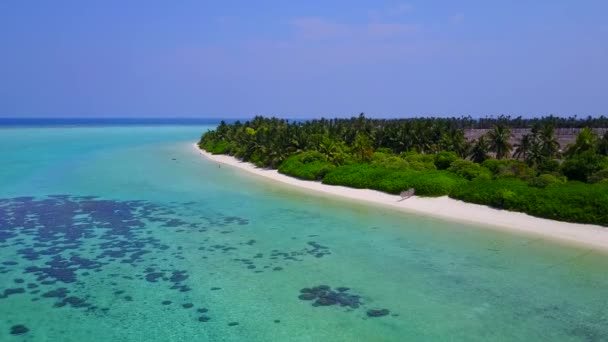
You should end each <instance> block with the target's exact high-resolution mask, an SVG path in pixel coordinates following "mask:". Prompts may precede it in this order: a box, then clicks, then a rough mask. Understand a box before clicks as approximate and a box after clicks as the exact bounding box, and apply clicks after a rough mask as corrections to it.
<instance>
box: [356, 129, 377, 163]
mask: <svg viewBox="0 0 608 342" xmlns="http://www.w3.org/2000/svg"><path fill="white" fill-rule="evenodd" d="M352 150H353V153H355V155H356V156H357V157H358V158H359V160H361V161H370V160H371V159H372V154H373V153H374V149H373V147H372V141H371V140H370V139H369V137H368V136H367V135H365V134H364V133H358V134H357V136H356V137H355V141H354V142H353V148H352Z"/></svg>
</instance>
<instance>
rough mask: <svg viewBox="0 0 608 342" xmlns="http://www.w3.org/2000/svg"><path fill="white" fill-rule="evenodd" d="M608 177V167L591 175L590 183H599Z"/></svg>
mask: <svg viewBox="0 0 608 342" xmlns="http://www.w3.org/2000/svg"><path fill="white" fill-rule="evenodd" d="M607 179H608V168H606V169H603V170H600V171H598V172H596V173H594V174H592V175H591V176H589V183H599V182H601V181H603V180H607Z"/></svg>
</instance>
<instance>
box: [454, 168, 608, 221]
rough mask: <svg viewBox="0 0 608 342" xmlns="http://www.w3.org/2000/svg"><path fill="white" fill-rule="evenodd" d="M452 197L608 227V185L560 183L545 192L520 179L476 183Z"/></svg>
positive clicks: (460, 189) (467, 185) (470, 184)
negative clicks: (607, 209)
mask: <svg viewBox="0 0 608 342" xmlns="http://www.w3.org/2000/svg"><path fill="white" fill-rule="evenodd" d="M450 197H453V198H456V199H460V200H463V201H465V202H471V203H477V204H483V205H489V206H492V207H496V208H502V209H508V210H512V211H520V212H525V213H527V214H530V215H534V216H538V217H544V218H549V219H554V220H561V221H569V222H580V223H593V224H599V225H604V226H606V225H608V211H606V210H605V208H608V184H602V183H598V184H585V183H581V182H565V183H563V182H556V183H552V184H549V185H547V186H546V187H544V188H538V187H533V186H528V184H527V183H526V182H524V181H522V180H520V179H517V178H503V179H495V180H473V181H471V182H470V183H468V184H466V185H464V186H459V187H456V188H454V190H453V191H452V192H451V193H450Z"/></svg>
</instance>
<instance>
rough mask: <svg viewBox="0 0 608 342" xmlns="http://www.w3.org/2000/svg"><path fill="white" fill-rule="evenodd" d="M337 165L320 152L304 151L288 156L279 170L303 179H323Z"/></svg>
mask: <svg viewBox="0 0 608 342" xmlns="http://www.w3.org/2000/svg"><path fill="white" fill-rule="evenodd" d="M334 168H335V166H334V165H333V164H332V163H330V162H328V161H327V160H326V158H325V156H324V155H323V154H321V153H319V152H316V151H312V152H303V153H300V154H296V155H293V156H291V157H289V158H287V159H286V160H285V161H284V162H283V163H281V165H280V166H279V172H280V173H283V174H286V175H290V176H294V177H297V178H301V179H308V180H321V179H323V177H324V176H325V175H326V174H327V173H329V172H330V171H331V170H333V169H334Z"/></svg>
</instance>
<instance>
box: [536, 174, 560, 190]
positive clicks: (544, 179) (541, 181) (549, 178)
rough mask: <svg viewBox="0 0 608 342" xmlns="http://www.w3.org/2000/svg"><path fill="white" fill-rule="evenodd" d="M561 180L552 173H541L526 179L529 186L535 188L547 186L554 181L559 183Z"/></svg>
mask: <svg viewBox="0 0 608 342" xmlns="http://www.w3.org/2000/svg"><path fill="white" fill-rule="evenodd" d="M561 182H562V181H561V180H560V179H559V178H557V177H555V176H554V175H549V174H542V175H539V176H537V177H534V178H532V179H530V180H529V181H528V184H529V185H530V186H533V187H536V188H546V187H547V186H549V185H551V184H555V183H561Z"/></svg>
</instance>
